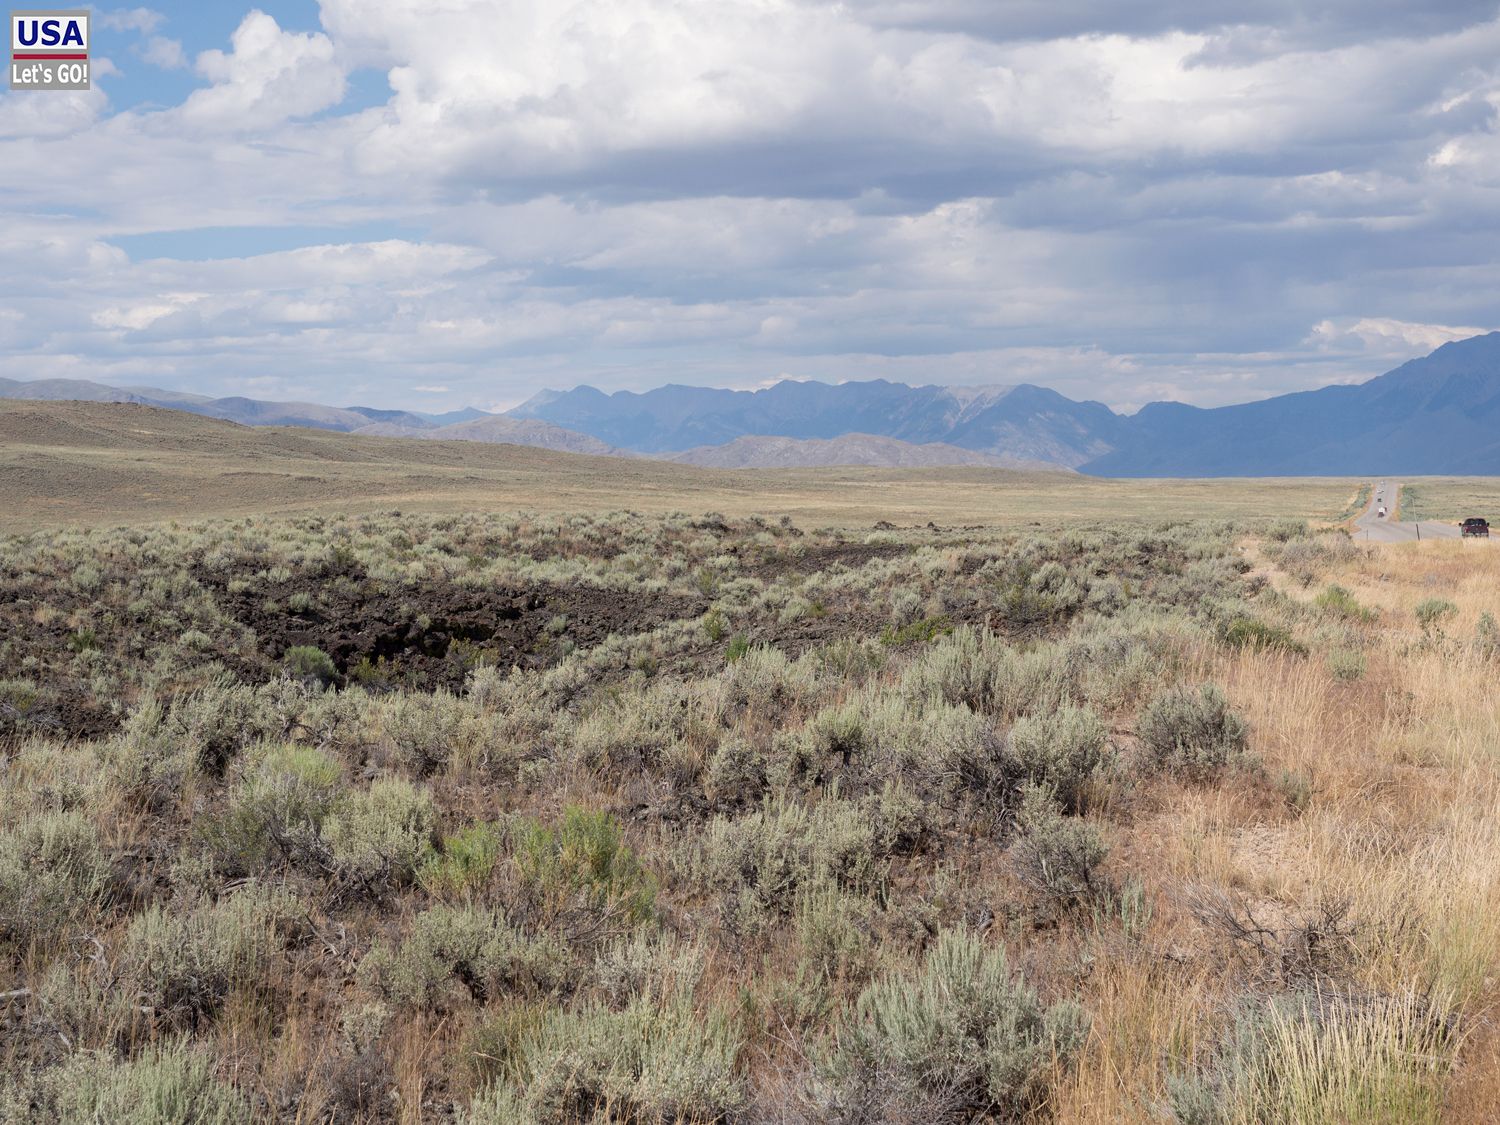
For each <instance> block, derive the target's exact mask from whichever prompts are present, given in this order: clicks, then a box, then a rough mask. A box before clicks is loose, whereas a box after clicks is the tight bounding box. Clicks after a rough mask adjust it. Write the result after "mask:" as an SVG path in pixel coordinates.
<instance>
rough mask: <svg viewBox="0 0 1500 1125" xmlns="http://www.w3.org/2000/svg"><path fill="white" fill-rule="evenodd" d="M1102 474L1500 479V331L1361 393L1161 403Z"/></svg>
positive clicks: (1097, 464)
mask: <svg viewBox="0 0 1500 1125" xmlns="http://www.w3.org/2000/svg"><path fill="white" fill-rule="evenodd" d="M1129 421H1130V425H1129V426H1128V427H1127V428H1126V430H1125V433H1124V436H1123V437H1122V439H1121V440H1120V441H1119V443H1118V446H1117V448H1116V449H1114V450H1113V451H1112V452H1110V453H1106V454H1104V455H1102V456H1100V457H1098V458H1095V459H1094V460H1092V461H1089V462H1087V463H1086V464H1084V465H1083V466H1081V468H1082V471H1084V472H1086V473H1093V474H1096V475H1099V476H1136V477H1146V476H1151V477H1163V476H1182V477H1197V476H1300V475H1317V476H1348V475H1369V474H1375V473H1389V474H1392V475H1395V474H1407V475H1420V474H1431V475H1488V474H1492V473H1500V332H1491V333H1490V334H1489V335H1487V336H1475V337H1472V338H1470V339H1468V340H1459V341H1457V342H1455V343H1452V344H1444V345H1443V346H1442V347H1440V348H1438V350H1437V351H1435V352H1433V353H1432V354H1431V355H1429V356H1426V357H1424V358H1422V359H1414V360H1412V361H1410V362H1409V363H1404V364H1402V365H1401V366H1400V367H1398V368H1396V369H1395V370H1394V371H1390V372H1387V373H1386V374H1384V375H1381V376H1378V377H1376V378H1374V379H1371V380H1370V381H1369V382H1367V383H1361V384H1358V385H1357V386H1337V387H1324V388H1322V389H1321V390H1316V391H1304V392H1301V393H1299V394H1290V395H1280V396H1278V397H1276V398H1271V399H1266V400H1264V401H1262V402H1250V403H1245V404H1243V405H1239V406H1221V407H1219V408H1217V409H1214V410H1201V409H1198V408H1195V407H1191V406H1184V405H1182V404H1181V403H1171V402H1158V403H1152V404H1151V405H1150V406H1147V407H1145V408H1144V409H1143V410H1141V412H1140V413H1139V414H1137V415H1136V416H1135V417H1134V418H1131V419H1129Z"/></svg>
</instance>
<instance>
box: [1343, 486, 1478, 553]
mask: <svg viewBox="0 0 1500 1125" xmlns="http://www.w3.org/2000/svg"><path fill="white" fill-rule="evenodd" d="M1400 490H1401V482H1400V481H1394V480H1382V481H1376V482H1375V491H1374V493H1372V494H1371V496H1370V506H1369V507H1368V508H1366V509H1365V512H1364V515H1362V516H1360V517H1359V518H1358V519H1357V520H1355V521H1354V540H1355V542H1357V543H1405V542H1408V541H1410V540H1416V539H1457V538H1459V534H1458V524H1456V523H1437V522H1436V521H1433V522H1428V521H1426V520H1424V521H1422V522H1421V523H1398V522H1397V521H1396V520H1393V519H1391V518H1390V515H1391V513H1392V508H1393V505H1394V504H1395V502H1396V499H1397V497H1398V496H1399V495H1400ZM1382 509H1383V510H1384V511H1385V512H1386V513H1387V514H1386V515H1384V516H1382V515H1381V514H1380V513H1381V511H1382Z"/></svg>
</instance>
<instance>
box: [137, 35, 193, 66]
mask: <svg viewBox="0 0 1500 1125" xmlns="http://www.w3.org/2000/svg"><path fill="white" fill-rule="evenodd" d="M141 58H143V59H145V60H146V61H147V62H148V63H150V64H151V65H152V66H159V67H161V69H163V70H182V69H183V68H184V67H186V66H187V64H188V61H187V53H186V52H185V51H183V49H182V43H181V41H180V40H177V39H168V38H167V37H166V36H164V35H153V36H152V37H151V38H150V39H148V40H147V41H146V45H145V46H144V47H143V48H142V49H141Z"/></svg>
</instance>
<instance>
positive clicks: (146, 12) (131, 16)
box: [96, 8, 166, 35]
mask: <svg viewBox="0 0 1500 1125" xmlns="http://www.w3.org/2000/svg"><path fill="white" fill-rule="evenodd" d="M96 18H97V19H98V21H99V26H100V27H103V28H106V29H108V30H110V31H134V32H137V33H139V34H141V35H149V34H150V33H151V32H153V31H155V30H156V29H157V28H158V27H160V26H161V25H162V22H163V21H164V20H165V19H166V17H165V16H164V15H162V14H161V13H160V12H158V11H156V10H154V9H152V8H113V9H110V10H108V11H103V12H100V13H99V14H98V15H97V16H96Z"/></svg>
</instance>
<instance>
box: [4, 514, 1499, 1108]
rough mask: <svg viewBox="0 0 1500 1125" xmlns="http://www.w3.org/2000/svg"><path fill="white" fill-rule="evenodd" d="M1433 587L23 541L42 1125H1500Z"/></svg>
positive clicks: (888, 546) (328, 535)
mask: <svg viewBox="0 0 1500 1125" xmlns="http://www.w3.org/2000/svg"><path fill="white" fill-rule="evenodd" d="M1429 546H1431V547H1432V548H1433V550H1431V551H1427V552H1425V553H1420V552H1407V553H1406V554H1405V555H1400V554H1398V553H1397V552H1390V553H1388V555H1387V556H1385V557H1384V558H1382V557H1379V556H1377V554H1376V552H1374V551H1372V550H1371V549H1369V548H1363V549H1361V548H1357V547H1356V546H1355V545H1353V544H1351V543H1350V542H1349V540H1348V539H1347V538H1346V537H1344V536H1342V535H1341V534H1323V535H1313V534H1310V533H1309V532H1308V529H1307V528H1306V527H1304V526H1302V525H1299V524H1295V523H1289V522H1287V521H1282V522H1281V523H1279V524H1277V525H1274V526H1269V527H1263V526H1253V525H1247V526H1239V525H1233V524H1228V523H1171V522H1167V523H1162V524H1160V525H1158V526H1145V527H1142V526H1128V527H1127V526H1101V527H1090V528H1069V529H1058V530H1051V531H1046V530H1042V529H1033V530H1032V531H1029V532H1014V531H1011V532H1003V531H986V532H972V531H966V532H958V531H949V530H943V529H939V528H935V527H932V526H930V525H929V526H928V527H925V528H912V529H904V530H903V529H882V530H874V531H869V532H860V533H851V532H842V533H841V532H836V531H821V532H804V531H802V530H800V529H798V528H796V527H793V526H792V525H791V524H790V522H789V521H784V520H783V521H772V520H748V521H731V520H728V519H725V518H723V517H721V516H717V515H713V514H709V515H706V516H699V517H692V516H687V515H677V516H669V517H665V518H655V517H652V518H646V517H641V516H637V515H633V514H630V513H617V514H614V515H610V516H578V517H574V518H568V519H559V518H541V517H526V516H514V517H499V516H488V515H484V516H481V515H473V516H461V517H460V516H445V517H433V516H409V515H401V514H399V513H390V514H388V515H384V516H380V517H367V518H347V519H321V518H319V519H293V520H271V519H256V520H240V521H233V522H229V521H224V522H211V523H203V524H194V525H182V526H177V525H173V526H166V527H154V528H149V529H123V530H119V531H113V532H98V531H95V532H83V531H78V532H57V533H52V534H36V535H31V536H27V537H18V538H11V539H8V540H4V541H0V1120H4V1121H14V1122H52V1121H58V1120H64V1121H108V1122H131V1123H140V1125H147V1123H168V1122H188V1121H192V1122H199V1121H202V1122H221V1121H222V1122H240V1121H247V1122H248V1121H285V1122H385V1121H403V1122H419V1121H434V1122H464V1123H468V1125H499V1123H507V1125H510V1123H517V1125H519V1123H522V1122H556V1123H565V1122H596V1123H598V1122H643V1123H644V1122H682V1123H695V1122H781V1123H788V1125H790V1123H813V1122H840V1123H851V1125H852V1123H856V1122H861V1123H863V1122H868V1123H880V1122H889V1123H896V1122H912V1121H920V1122H924V1123H925V1125H943V1123H950V1122H951V1123H954V1125H957V1123H961V1122H962V1123H969V1122H1013V1121H1046V1120H1092V1121H1101V1122H1102V1121H1120V1120H1141V1121H1161V1120H1171V1119H1174V1118H1175V1119H1176V1120H1179V1121H1182V1122H1185V1123H1191V1125H1205V1123H1215V1122H1223V1123H1231V1122H1261V1121H1265V1122H1307V1123H1309V1125H1311V1123H1312V1122H1322V1121H1361V1122H1363V1121H1392V1122H1395V1121H1427V1120H1434V1121H1435V1120H1439V1119H1442V1115H1443V1114H1445V1113H1447V1114H1449V1115H1450V1119H1453V1120H1465V1119H1467V1120H1478V1119H1482V1118H1483V1113H1482V1112H1480V1111H1483V1110H1485V1108H1486V1107H1489V1108H1493V1104H1492V1103H1490V1102H1487V1101H1486V1100H1485V1099H1486V1098H1489V1097H1491V1096H1492V1094H1493V1090H1494V1087H1495V1085H1496V1084H1497V1083H1496V1081H1494V1078H1495V1076H1497V1075H1500V1056H1497V1055H1496V1053H1495V1049H1494V1048H1493V1047H1492V1046H1489V1045H1488V1044H1489V1040H1488V1038H1487V1033H1486V1032H1484V1030H1483V1028H1484V1027H1485V1023H1484V1019H1483V1013H1484V1012H1485V1011H1486V1010H1487V1005H1488V1004H1489V1002H1490V1001H1491V999H1492V998H1493V997H1494V995H1495V993H1496V983H1495V974H1496V971H1497V967H1500V960H1497V955H1500V921H1497V920H1496V919H1497V917H1500V911H1496V910H1495V909H1493V908H1494V907H1495V906H1496V905H1497V904H1500V875H1497V873H1496V872H1495V870H1494V869H1493V867H1489V868H1486V867H1485V866H1483V865H1482V864H1476V863H1475V862H1474V860H1473V858H1472V857H1473V854H1474V849H1476V848H1480V847H1481V846H1482V845H1483V844H1484V843H1485V842H1486V841H1493V838H1494V836H1495V835H1496V834H1497V832H1500V829H1497V828H1496V827H1495V825H1494V822H1493V818H1492V817H1486V816H1485V815H1484V813H1483V811H1482V810H1483V808H1485V807H1486V806H1485V802H1486V801H1489V802H1491V803H1490V804H1489V805H1488V806H1487V807H1488V808H1489V809H1490V810H1491V811H1492V810H1493V807H1494V804H1493V801H1494V798H1495V794H1496V792H1497V788H1496V778H1495V745H1496V744H1495V743H1494V742H1485V737H1486V735H1487V734H1494V733H1495V730H1496V729H1500V726H1497V722H1500V717H1497V715H1496V710H1495V707H1496V704H1495V703H1494V701H1493V700H1492V699H1489V698H1486V699H1485V700H1484V702H1482V703H1480V704H1477V705H1473V706H1471V707H1470V708H1469V710H1468V712H1467V713H1465V714H1458V713H1457V709H1456V708H1452V707H1451V706H1450V705H1451V704H1452V703H1453V698H1452V696H1451V695H1450V694H1449V693H1450V692H1451V691H1452V690H1454V689H1453V688H1451V687H1450V686H1448V685H1451V684H1454V683H1463V682H1469V683H1473V684H1479V683H1485V682H1492V677H1493V675H1494V670H1495V669H1496V667H1497V665H1496V664H1495V663H1494V661H1495V659H1496V656H1495V653H1496V645H1495V643H1494V635H1495V628H1494V625H1493V618H1492V617H1490V616H1487V615H1486V616H1481V614H1482V613H1484V612H1485V611H1489V610H1494V609H1496V608H1497V607H1496V606H1494V605H1486V604H1484V603H1483V598H1484V597H1486V596H1488V595H1487V594H1486V593H1485V591H1486V590H1493V589H1494V588H1495V586H1494V584H1493V578H1494V575H1493V568H1491V570H1490V572H1488V573H1485V572H1483V571H1482V568H1481V572H1479V578H1480V579H1486V578H1487V579H1488V582H1489V584H1488V585H1485V582H1484V581H1477V582H1476V581H1472V580H1471V579H1472V575H1471V573H1470V571H1472V570H1473V567H1474V564H1473V563H1472V558H1471V559H1470V560H1469V561H1468V562H1466V560H1465V558H1463V557H1460V556H1458V555H1457V554H1455V553H1454V552H1456V549H1457V546H1461V545H1444V544H1435V545H1429ZM1444 551H1447V552H1448V554H1443V553H1442V552H1444ZM1450 556H1451V557H1450ZM1455 560H1456V562H1455ZM1481 561H1482V562H1484V565H1485V566H1488V565H1489V564H1488V561H1487V556H1486V557H1485V558H1484V559H1483V560H1481ZM1465 566H1468V568H1469V569H1467V570H1466V569H1465ZM1434 601H1441V602H1442V606H1440V607H1439V608H1433V606H1432V603H1433V602H1434ZM1465 677H1468V678H1469V679H1468V680H1467V681H1466V680H1465V679H1464V678H1465ZM1486 677H1488V678H1489V679H1488V680H1486ZM1398 684H1399V685H1401V686H1400V688H1399V690H1398V689H1397V687H1396V685H1398ZM1476 724H1478V725H1477V726H1476ZM1484 724H1488V725H1487V726H1485V725H1484ZM1458 792H1462V793H1463V794H1464V797H1463V798H1462V800H1455V797H1454V794H1455V793H1458ZM1490 854H1493V852H1492V851H1491V853H1490ZM1486 1051H1488V1052H1489V1054H1486ZM1486 1060H1490V1061H1488V1062H1487V1061H1486ZM1486 1066H1490V1067H1494V1070H1492V1071H1488V1072H1487V1071H1486V1070H1485V1068H1486ZM1487 1073H1488V1074H1489V1075H1490V1079H1489V1080H1487V1079H1486V1074H1487ZM1471 1112H1480V1116H1476V1117H1464V1116H1458V1117H1452V1116H1451V1115H1452V1114H1454V1113H1459V1114H1465V1113H1471Z"/></svg>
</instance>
